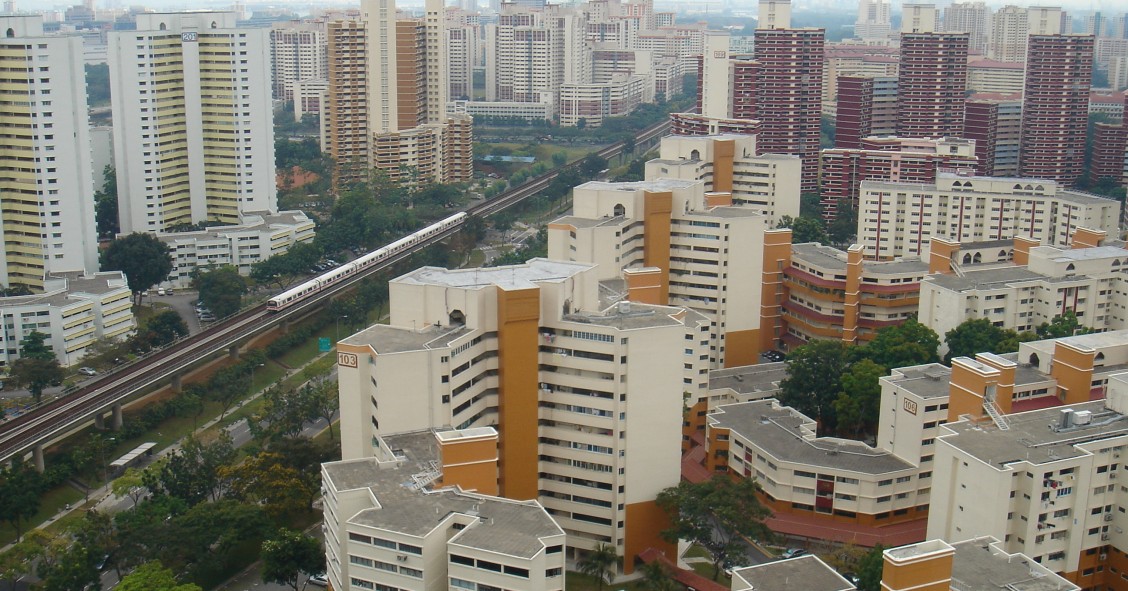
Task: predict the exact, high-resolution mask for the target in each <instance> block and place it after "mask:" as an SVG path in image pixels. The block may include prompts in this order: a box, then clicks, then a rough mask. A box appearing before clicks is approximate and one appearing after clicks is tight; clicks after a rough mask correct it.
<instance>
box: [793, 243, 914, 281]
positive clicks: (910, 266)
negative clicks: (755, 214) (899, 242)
mask: <svg viewBox="0 0 1128 591" xmlns="http://www.w3.org/2000/svg"><path fill="white" fill-rule="evenodd" d="M846 256H847V255H846V252H845V251H842V250H838V249H837V248H834V247H831V246H824V245H822V244H819V243H817V242H805V243H802V244H795V245H792V247H791V258H792V260H799V261H804V262H806V263H808V264H811V265H814V266H816V267H821V268H825V269H841V270H842V271H843V272H845V271H846ZM862 268H863V272H864V273H865V274H869V275H874V274H879V273H888V274H897V275H900V274H904V273H919V274H921V275H925V274H927V273H928V263H925V262H924V261H922V260H920V259H909V260H904V261H862Z"/></svg>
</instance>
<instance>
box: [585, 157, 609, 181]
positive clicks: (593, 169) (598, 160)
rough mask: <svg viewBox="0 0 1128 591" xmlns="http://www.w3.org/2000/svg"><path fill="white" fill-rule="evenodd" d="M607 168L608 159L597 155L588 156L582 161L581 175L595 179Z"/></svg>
mask: <svg viewBox="0 0 1128 591" xmlns="http://www.w3.org/2000/svg"><path fill="white" fill-rule="evenodd" d="M605 168H607V159H606V158H604V157H602V156H599V155H597V154H588V155H587V156H584V159H583V160H580V174H581V175H583V176H584V177H586V178H589V179H591V178H595V176H596V175H598V174H599V173H600V172H603V169H605Z"/></svg>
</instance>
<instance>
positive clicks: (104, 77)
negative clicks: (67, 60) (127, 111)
mask: <svg viewBox="0 0 1128 591" xmlns="http://www.w3.org/2000/svg"><path fill="white" fill-rule="evenodd" d="M86 99H87V100H88V101H89V102H90V106H91V107H99V106H103V105H108V104H110V66H109V65H107V64H86Z"/></svg>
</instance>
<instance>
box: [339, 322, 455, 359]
mask: <svg viewBox="0 0 1128 591" xmlns="http://www.w3.org/2000/svg"><path fill="white" fill-rule="evenodd" d="M466 330H467V329H466V328H465V327H463V326H458V325H455V326H433V325H427V326H426V327H425V328H423V329H420V330H412V329H410V328H402V327H398V326H388V325H386V324H373V325H372V326H369V327H368V328H366V329H364V330H362V331H360V332H358V333H356V334H354V335H352V336H350V337H348V338H345V339H341V342H342V343H345V344H347V345H357V346H361V347H363V346H365V345H367V346H370V347H372V348H373V349H374V350H375V351H376V353H377V354H379V355H386V354H388V353H403V352H405V351H420V350H423V349H431V348H441V347H445V346H447V344H448V343H450V342H451V341H453V340H454V339H456V338H458V337H459V335H461V334H463V333H464V332H466Z"/></svg>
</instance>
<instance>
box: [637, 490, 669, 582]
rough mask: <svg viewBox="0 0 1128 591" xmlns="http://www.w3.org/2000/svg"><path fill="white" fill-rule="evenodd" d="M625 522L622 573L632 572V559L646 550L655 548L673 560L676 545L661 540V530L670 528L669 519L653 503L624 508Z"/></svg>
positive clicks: (648, 502)
mask: <svg viewBox="0 0 1128 591" xmlns="http://www.w3.org/2000/svg"><path fill="white" fill-rule="evenodd" d="M626 509H627V511H626V513H627V522H626V524H625V526H626V532H625V533H626V535H625V540H624V541H623V554H624V556H623V573H624V574H628V575H629V574H631V573H633V572H634V570H635V569H634V557H635V556H638V554H639V553H640V552H642V551H643V550H646V549H647V548H655V549H657V550H660V551H662V552H664V553H665V554H666V557H668V558H670V559H671V560H674V559H675V558H676V556H677V553H678V548H677V544H671V543H670V542H667V541H666V540H664V539H662V530H664V529H666V528H668V527H670V518H669V516H667V515H666V512H665V511H663V510H662V509H661V508H659V507H658V503H655V502H654V501H644V502H641V503H631V504H629V505H627V507H626Z"/></svg>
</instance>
